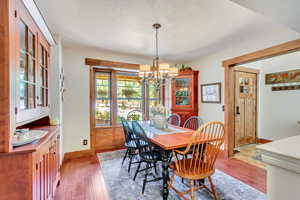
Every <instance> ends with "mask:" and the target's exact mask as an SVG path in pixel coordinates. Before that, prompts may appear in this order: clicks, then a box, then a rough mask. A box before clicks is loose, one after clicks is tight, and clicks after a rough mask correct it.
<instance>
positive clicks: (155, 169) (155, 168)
mask: <svg viewBox="0 0 300 200" xmlns="http://www.w3.org/2000/svg"><path fill="white" fill-rule="evenodd" d="M154 171H155V174H157V167H156V163H154Z"/></svg>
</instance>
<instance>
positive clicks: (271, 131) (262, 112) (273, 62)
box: [245, 51, 300, 140]
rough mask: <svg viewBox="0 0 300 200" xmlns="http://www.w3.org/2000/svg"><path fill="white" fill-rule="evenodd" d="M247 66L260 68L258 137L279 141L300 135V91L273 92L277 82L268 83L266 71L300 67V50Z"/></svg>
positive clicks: (271, 71)
mask: <svg viewBox="0 0 300 200" xmlns="http://www.w3.org/2000/svg"><path fill="white" fill-rule="evenodd" d="M245 66H247V67H255V68H257V67H259V69H260V75H259V116H258V137H259V138H264V139H269V140H278V139H282V138H286V137H290V136H294V135H298V134H300V126H299V124H297V121H299V120H300V90H289V91H272V86H274V85H266V84H265V74H268V73H273V72H280V71H287V70H293V69H300V51H297V52H293V53H289V54H285V55H281V56H276V57H273V58H269V59H265V60H261V61H258V62H252V63H247V64H245ZM295 84H297V83H295ZM298 84H299V83H298ZM279 85H282V84H279ZM283 85H286V84H283Z"/></svg>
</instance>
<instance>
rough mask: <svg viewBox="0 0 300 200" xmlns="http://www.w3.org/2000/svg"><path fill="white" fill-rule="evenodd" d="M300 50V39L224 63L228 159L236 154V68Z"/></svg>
mask: <svg viewBox="0 0 300 200" xmlns="http://www.w3.org/2000/svg"><path fill="white" fill-rule="evenodd" d="M298 50H300V39H297V40H293V41H290V42H286V43H283V44H279V45H276V46H273V47H270V48H266V49H262V50H258V51H255V52H252V53H248V54H245V55H242V56H238V57H235V58H231V59H228V60H224V61H223V63H222V66H223V67H224V82H225V92H224V99H225V114H224V119H225V133H226V138H225V149H226V151H227V156H228V157H231V156H232V155H233V152H234V110H235V109H234V66H236V65H240V64H244V63H248V62H253V61H257V60H261V59H265V58H270V57H274V56H278V55H282V54H287V53H291V52H294V51H298Z"/></svg>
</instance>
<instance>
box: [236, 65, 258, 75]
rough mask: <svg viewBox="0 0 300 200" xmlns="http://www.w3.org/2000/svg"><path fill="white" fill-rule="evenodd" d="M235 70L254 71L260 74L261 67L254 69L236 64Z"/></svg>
mask: <svg viewBox="0 0 300 200" xmlns="http://www.w3.org/2000/svg"><path fill="white" fill-rule="evenodd" d="M234 71H241V72H247V73H253V74H259V73H260V70H259V69H252V68H248V67H242V66H235V67H234Z"/></svg>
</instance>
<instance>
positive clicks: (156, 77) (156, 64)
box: [139, 23, 178, 90]
mask: <svg viewBox="0 0 300 200" xmlns="http://www.w3.org/2000/svg"><path fill="white" fill-rule="evenodd" d="M152 26H153V28H154V29H155V47H156V56H155V57H154V58H153V62H152V65H140V70H139V76H140V77H141V78H142V79H143V80H144V81H145V82H152V83H153V84H154V85H155V87H156V89H157V90H159V89H160V88H161V86H162V85H163V84H164V83H165V80H166V79H170V78H172V77H174V76H177V75H178V69H177V68H176V67H170V64H168V63H160V60H159V56H158V29H159V28H160V27H161V25H160V24H158V23H156V24H153V25H152Z"/></svg>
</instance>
